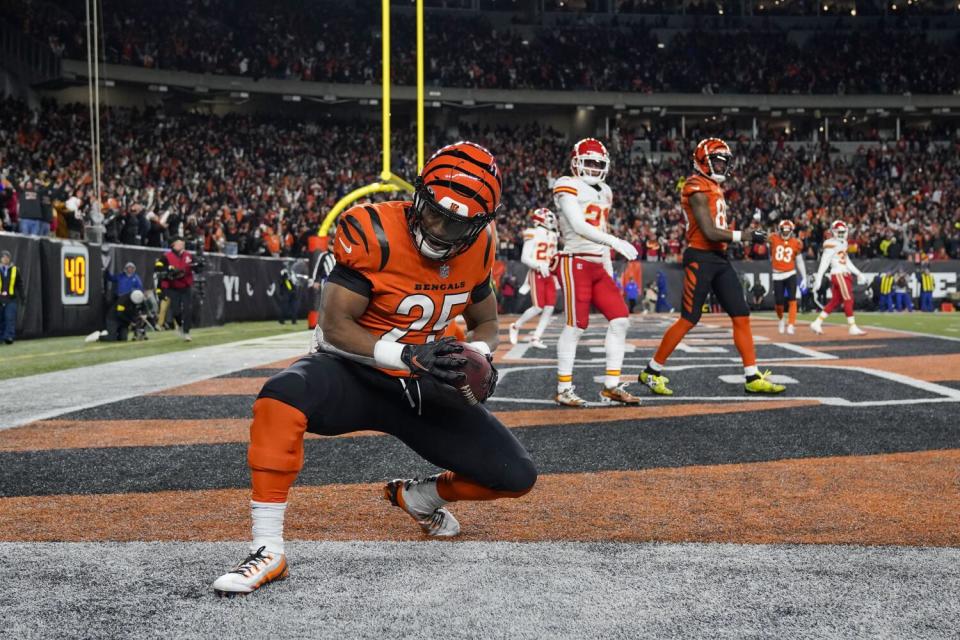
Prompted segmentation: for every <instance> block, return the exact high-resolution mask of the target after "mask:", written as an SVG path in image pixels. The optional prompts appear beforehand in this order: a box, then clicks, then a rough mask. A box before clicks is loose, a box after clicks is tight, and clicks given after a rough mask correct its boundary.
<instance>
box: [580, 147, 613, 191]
mask: <svg viewBox="0 0 960 640" xmlns="http://www.w3.org/2000/svg"><path fill="white" fill-rule="evenodd" d="M570 170H571V171H573V175H575V176H577V177H578V178H580V179H581V180H583V181H584V182H586V183H587V184H591V185H593V184H599V183H601V182H603V181H604V179H606V177H607V172H608V171H609V170H610V154H609V153H607V148H606V147H605V146H603V143H602V142H600V141H599V140H597V139H596V138H584V139H583V140H581V141H580V142H578V143H577V144H575V145H573V153H571V154H570Z"/></svg>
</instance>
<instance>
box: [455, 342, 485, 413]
mask: <svg viewBox="0 0 960 640" xmlns="http://www.w3.org/2000/svg"><path fill="white" fill-rule="evenodd" d="M459 344H460V345H461V346H463V353H461V354H460V355H462V356H463V357H464V358H466V360H467V364H465V365H463V369H462V371H463V372H464V374H466V376H467V377H466V379H465V380H464V381H463V384H462V385H461V386H459V387H458V390H459V391H460V393H461V395H463V398H464V399H465V400H466V401H467V403H468V404H471V405H474V404H477V403H478V402H485V401H486V399H487V398H489V397H490V394H491V393H493V388H494V373H493V367H492V366H490V363H489V362H488V361H487V356H485V355H483V354H482V353H480V352H479V351H478V350H477V349H475V348H473V347H471V346H470V345H468V344H467V343H465V342H460V343H459Z"/></svg>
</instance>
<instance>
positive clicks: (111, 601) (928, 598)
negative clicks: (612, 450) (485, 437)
mask: <svg viewBox="0 0 960 640" xmlns="http://www.w3.org/2000/svg"><path fill="white" fill-rule="evenodd" d="M287 552H288V556H289V558H290V562H291V576H290V578H289V579H287V580H286V581H284V582H280V583H276V584H272V585H269V586H267V587H265V588H264V589H262V590H261V591H259V592H257V593H255V594H253V595H252V596H249V597H246V598H237V599H233V600H222V599H217V598H215V597H214V595H213V593H212V591H211V590H210V583H211V582H212V581H213V579H214V578H215V577H216V576H217V575H218V574H219V573H222V572H223V571H224V570H225V569H227V568H228V565H229V564H230V563H232V562H236V561H237V560H239V559H240V555H241V554H242V553H244V545H243V544H240V543H229V544H228V543H204V544H194V543H191V544H186V543H0V553H2V554H3V556H4V558H5V562H4V563H3V565H2V569H0V578H2V581H0V584H2V585H3V587H2V591H0V594H2V598H3V607H2V608H0V620H2V627H3V637H4V638H11V639H13V638H16V639H18V640H19V639H23V640H27V639H32V638H241V637H242V638H267V637H270V638H283V639H284V640H290V639H294V638H444V639H446V638H511V639H523V638H641V637H644V638H646V637H649V638H774V637H780V638H797V637H804V638H956V637H957V633H958V627H957V621H958V620H960V599H958V594H960V550H958V549H945V548H904V547H866V548H865V547H849V546H842V547H838V546H751V545H708V544H616V543H602V544H583V543H538V544H515V543H482V542H476V543H438V542H430V543H427V542H424V543H369V542H350V543H335V542H294V543H289V544H288V548H287Z"/></svg>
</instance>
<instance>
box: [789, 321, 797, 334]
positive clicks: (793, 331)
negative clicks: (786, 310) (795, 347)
mask: <svg viewBox="0 0 960 640" xmlns="http://www.w3.org/2000/svg"><path fill="white" fill-rule="evenodd" d="M796 332H797V329H796V327H794V326H793V325H792V324H788V325H787V335H788V336H792V335H794V334H795V333H796Z"/></svg>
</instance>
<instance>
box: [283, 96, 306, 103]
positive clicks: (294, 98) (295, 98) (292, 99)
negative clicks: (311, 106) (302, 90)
mask: <svg viewBox="0 0 960 640" xmlns="http://www.w3.org/2000/svg"><path fill="white" fill-rule="evenodd" d="M300 100H302V98H301V97H300V96H294V95H289V96H283V101H284V102H300Z"/></svg>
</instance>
